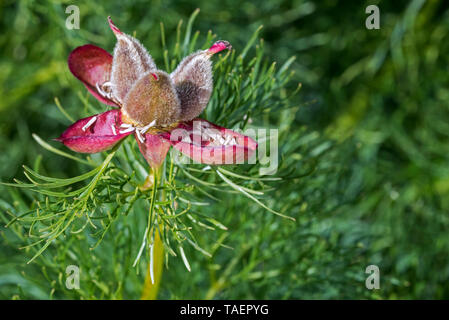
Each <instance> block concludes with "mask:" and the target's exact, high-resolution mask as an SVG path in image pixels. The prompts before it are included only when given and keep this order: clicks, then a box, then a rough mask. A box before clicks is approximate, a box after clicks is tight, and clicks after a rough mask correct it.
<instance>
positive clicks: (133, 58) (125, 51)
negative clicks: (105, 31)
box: [109, 18, 156, 102]
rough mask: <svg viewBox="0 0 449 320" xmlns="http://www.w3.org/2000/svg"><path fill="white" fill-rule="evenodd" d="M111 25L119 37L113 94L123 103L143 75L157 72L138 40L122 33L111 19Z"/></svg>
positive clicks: (113, 76) (115, 53)
mask: <svg viewBox="0 0 449 320" xmlns="http://www.w3.org/2000/svg"><path fill="white" fill-rule="evenodd" d="M109 25H110V27H111V29H112V31H113V32H114V34H115V36H116V37H117V43H116V45H115V48H114V54H113V57H114V58H113V61H112V72H111V83H112V93H113V96H114V97H115V98H116V99H118V100H119V102H123V101H124V99H125V96H126V94H127V93H128V91H129V90H130V89H131V87H132V85H133V84H134V83H135V82H136V81H137V80H138V79H139V78H140V77H141V76H142V75H143V74H145V73H147V72H149V71H154V70H156V65H155V63H154V61H153V59H152V58H151V56H150V54H149V53H148V52H147V50H146V49H145V48H144V47H143V45H142V44H141V43H140V42H139V41H138V40H137V39H135V38H133V37H131V36H129V35H127V34H125V33H123V32H121V31H120V30H119V29H118V28H117V27H116V26H115V25H114V23H113V22H112V20H111V19H110V18H109Z"/></svg>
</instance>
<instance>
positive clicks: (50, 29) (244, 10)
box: [0, 0, 449, 299]
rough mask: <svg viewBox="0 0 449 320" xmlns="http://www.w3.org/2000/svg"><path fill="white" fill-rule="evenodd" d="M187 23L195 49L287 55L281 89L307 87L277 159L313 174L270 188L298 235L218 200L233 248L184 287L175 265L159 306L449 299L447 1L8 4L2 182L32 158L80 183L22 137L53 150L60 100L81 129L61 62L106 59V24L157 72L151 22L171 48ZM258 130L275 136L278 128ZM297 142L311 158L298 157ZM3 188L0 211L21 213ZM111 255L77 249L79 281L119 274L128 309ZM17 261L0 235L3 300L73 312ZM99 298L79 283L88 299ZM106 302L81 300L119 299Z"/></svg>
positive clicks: (70, 169) (1, 90) (203, 264)
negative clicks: (75, 9) (134, 41)
mask: <svg viewBox="0 0 449 320" xmlns="http://www.w3.org/2000/svg"><path fill="white" fill-rule="evenodd" d="M70 4H76V5H78V6H79V7H80V12H81V26H80V27H81V29H80V30H67V29H66V28H65V18H66V16H67V15H66V14H65V12H64V11H65V8H66V7H67V6H68V5H70ZM369 4H377V5H378V6H379V8H380V11H381V29H380V30H367V29H366V28H365V19H366V17H367V15H366V14H365V8H366V6H367V5H369ZM195 8H200V9H201V12H200V14H199V16H198V18H197V20H196V22H195V26H194V29H198V30H200V32H201V34H202V35H204V34H206V33H207V31H208V30H209V29H212V30H213V31H214V33H216V34H218V37H219V38H223V39H226V40H229V41H230V42H231V43H232V44H233V47H234V48H235V49H236V51H237V52H239V51H241V50H242V49H243V48H244V46H245V44H246V42H247V41H248V39H249V38H250V37H251V35H252V34H253V32H254V31H255V30H256V29H257V28H258V27H259V26H260V25H263V26H264V27H263V29H262V31H261V37H262V38H263V39H264V41H265V48H266V54H267V56H268V59H269V60H270V61H276V62H277V63H278V65H282V64H283V63H284V62H285V61H287V59H288V58H289V57H291V56H293V55H294V56H296V60H295V62H294V63H293V64H292V65H291V69H292V70H294V71H295V75H294V81H293V82H292V84H291V86H294V85H295V82H301V83H302V84H303V86H302V90H301V91H300V94H299V95H298V96H297V97H295V98H294V99H295V100H294V101H293V103H294V104H295V105H298V106H299V108H297V109H296V108H295V109H292V110H293V111H292V112H289V113H288V114H287V116H288V119H287V120H285V119H284V120H282V119H281V120H282V121H286V122H288V124H289V126H288V135H283V136H281V139H280V141H279V144H280V146H281V155H282V157H283V159H284V160H285V161H284V162H283V163H282V166H283V167H281V168H280V171H281V172H282V170H288V169H292V168H293V169H294V170H293V172H294V174H295V175H296V174H298V175H299V174H300V173H302V172H304V170H306V169H307V168H304V167H302V164H303V162H301V161H300V160H301V159H302V158H303V157H308V158H310V159H313V160H314V161H316V168H315V170H314V172H313V173H312V174H310V175H307V176H306V177H303V178H295V179H291V180H286V182H285V183H283V184H281V185H278V186H277V190H276V191H275V192H273V197H272V199H271V200H270V201H271V203H270V205H271V206H273V207H275V208H282V209H283V210H284V211H286V212H288V213H290V214H291V215H294V216H295V217H297V221H296V223H291V222H288V221H285V220H283V219H280V218H279V217H276V216H272V215H270V214H269V213H267V212H264V211H263V210H262V209H261V208H260V207H258V206H256V205H254V204H252V203H249V202H248V201H247V200H246V199H244V198H238V197H237V198H236V197H229V196H223V201H222V202H221V204H220V205H215V206H213V207H211V208H205V209H204V212H205V213H207V214H213V215H214V216H217V217H220V218H221V219H222V220H223V222H225V224H226V225H227V226H228V228H229V230H228V232H226V233H223V234H212V235H208V236H205V237H206V238H205V239H204V241H207V240H208V238H207V237H211V241H213V240H212V238H216V237H221V236H223V237H225V238H226V241H225V243H226V244H227V245H229V246H231V247H233V248H234V249H233V250H219V251H218V252H217V253H216V254H214V256H213V258H211V259H209V258H206V257H203V256H202V255H200V254H198V253H196V252H195V251H193V250H192V251H189V252H187V253H188V255H189V256H190V261H191V265H192V270H193V271H192V272H191V273H188V272H187V271H186V270H185V268H184V266H183V264H182V261H181V260H180V259H177V260H174V261H173V262H172V263H171V268H170V269H169V270H168V271H165V273H164V275H163V280H162V287H161V291H160V297H161V298H167V299H168V298H187V299H188V298H192V299H200V298H218V299H240V298H241V299H252V298H257V299H310V298H311V299H327V298H343V299H348V298H352V299H360V298H369V299H395V298H401V299H418V298H419V299H430V298H439V299H442V298H446V299H447V298H449V286H448V283H449V255H448V251H449V237H448V235H447V230H448V227H449V218H448V217H449V216H448V208H449V202H448V200H447V199H448V195H449V166H448V160H449V145H448V143H447V142H448V135H449V90H448V88H449V85H448V80H449V76H448V67H447V66H448V63H447V62H448V61H447V60H448V59H449V41H448V40H449V39H448V37H449V33H448V32H449V22H448V21H449V20H448V14H449V11H448V9H449V8H448V5H447V3H445V2H444V1H418V0H415V1H394V2H393V1H368V2H364V1H357V2H356V1H351V2H348V1H345V2H342V1H333V0H326V1H319V2H318V1H317V2H312V1H302V0H297V1H277V0H276V1H275V0H272V1H263V2H249V1H231V0H220V1H216V0H207V1H206V0H204V1H202V0H201V1H138V0H135V1H121V2H117V3H115V4H114V3H112V1H95V2H91V1H39V2H37V1H25V0H24V1H12V0H10V1H8V0H5V1H2V3H1V4H0V17H1V18H0V26H1V30H2V32H1V34H0V47H1V55H0V115H1V116H0V177H1V179H2V181H10V180H11V179H12V178H13V177H21V174H22V173H21V171H22V169H21V165H22V164H27V165H32V164H33V163H35V161H36V159H37V158H38V157H39V155H42V159H43V160H42V163H43V166H44V168H45V169H46V171H47V172H49V173H51V175H53V176H73V175H77V174H80V173H82V169H80V167H79V166H78V165H76V164H74V163H73V162H71V161H69V160H66V159H63V158H59V157H56V156H54V155H53V154H51V153H48V152H46V151H45V150H43V149H42V148H41V147H40V146H39V145H38V144H37V143H35V141H34V140H33V139H32V138H31V133H33V132H35V133H38V134H39V135H40V136H41V137H43V138H45V139H48V140H49V139H51V138H53V137H56V136H58V135H59V133H60V132H62V130H64V128H65V127H66V126H67V122H66V121H65V120H64V117H63V115H62V114H61V113H60V112H59V111H58V109H57V108H56V106H55V103H54V97H58V98H59V99H60V100H61V101H62V103H63V105H64V107H65V108H66V110H67V111H68V112H69V113H70V114H71V115H74V116H80V115H81V114H82V113H81V111H80V101H79V97H78V96H77V95H78V94H81V95H85V90H84V89H83V88H82V87H81V85H80V84H79V83H77V81H76V79H75V78H74V77H73V76H71V75H70V73H69V71H68V68H67V66H66V58H67V56H68V54H69V52H70V51H71V50H72V49H73V48H75V47H76V46H78V45H82V44H84V43H87V42H90V43H94V44H96V45H99V46H101V47H104V48H107V49H108V50H112V47H113V43H114V39H113V37H112V34H111V33H110V31H109V30H108V26H107V24H106V20H105V18H106V17H107V16H108V15H111V16H112V17H113V18H114V21H115V22H116V23H117V25H118V26H119V27H122V28H123V29H125V30H127V31H128V32H130V31H131V30H136V32H137V36H138V38H139V39H140V40H141V41H142V42H143V43H144V44H145V45H146V47H147V48H148V49H149V50H150V52H151V54H152V55H153V57H155V59H156V62H157V63H158V64H160V65H162V51H161V45H160V30H159V23H160V22H161V21H163V22H164V25H165V32H166V34H167V37H168V38H169V39H172V40H171V41H173V39H174V38H173V36H171V35H172V34H174V33H175V30H176V26H177V24H178V21H179V19H183V21H184V23H185V22H186V21H187V20H188V17H189V16H190V14H191V13H192V12H193V11H194V10H195ZM265 121H266V122H267V123H266V124H268V125H272V126H276V125H282V121H281V123H279V119H275V120H273V119H271V118H270V117H268V118H267V119H265ZM301 138H302V139H303V140H299V139H301ZM298 141H299V142H298ZM301 141H302V142H303V143H304V144H306V145H307V147H301V148H300V149H298V148H299V143H300V142H301ZM298 150H299V151H298ZM306 171H307V170H306ZM1 188H2V189H1V190H2V192H1V193H0V198H1V199H2V203H1V204H2V210H5V208H7V207H8V205H15V204H16V202H18V201H21V200H20V199H25V201H26V197H25V198H23V197H19V196H18V193H17V192H16V191H12V190H10V189H6V188H3V187H1ZM114 232H120V230H115V231H114ZM133 237H135V239H136V240H135V241H136V242H137V241H139V240H137V239H138V238H139V237H140V236H137V235H133V236H128V238H129V239H131V240H132V239H133ZM128 238H127V239H128ZM131 240H130V241H131ZM113 241H114V236H109V237H107V238H106V239H105V245H104V247H103V249H102V247H99V248H98V249H97V250H96V251H95V254H91V253H90V252H89V251H88V250H87V249H86V253H85V258H84V260H83V261H82V262H80V263H82V269H87V270H88V274H89V275H90V276H91V277H92V278H93V277H94V275H96V276H99V277H102V279H103V281H104V282H105V286H106V289H107V285H108V284H109V282H110V281H111V282H112V281H113V280H112V279H113V275H114V274H115V273H121V274H123V279H125V280H124V283H125V287H126V290H125V294H124V297H125V298H138V296H139V293H138V288H139V285H140V284H141V282H142V275H135V274H134V273H135V272H134V271H133V270H132V268H129V269H130V270H121V269H120V270H119V271H117V270H116V269H114V267H113V266H114V264H112V267H111V268H109V266H106V265H105V264H104V261H107V259H108V257H107V255H108V251H107V247H108V245H109V244H110V243H112V242H113ZM71 244H73V243H68V244H67V246H70V245H71ZM19 246H20V243H18V242H16V241H15V240H13V237H12V235H11V234H10V231H9V230H6V229H5V228H4V227H3V225H2V226H0V298H3V299H10V298H25V299H26V298H41V299H45V298H48V297H50V296H53V297H55V298H79V296H77V295H76V294H74V293H70V292H65V291H63V290H58V289H55V284H54V283H56V282H58V281H60V280H58V274H60V272H59V271H55V272H54V273H53V274H51V273H50V272H49V273H48V274H47V275H46V274H45V272H44V271H43V270H42V268H40V267H39V266H38V265H36V264H31V265H26V261H27V259H29V257H28V258H27V257H26V256H25V255H24V254H23V251H20V250H18V249H17V248H18V247H19ZM51 250H54V249H51V248H50V249H49V251H51ZM79 250H81V252H82V247H80V248H79ZM50 254H51V253H50ZM60 259H61V260H60V262H61V263H64V261H65V259H67V258H66V257H65V256H60ZM102 262H103V264H102ZM370 264H376V265H378V266H379V268H380V271H381V289H380V290H375V291H370V290H367V289H366V288H365V285H364V282H365V278H366V275H365V273H364V271H365V268H366V266H368V265H370ZM102 265H103V266H104V267H103V268H101V266H102ZM108 268H109V269H108ZM100 269H101V270H100ZM58 272H59V273H58ZM216 278H218V279H219V281H218V282H217V281H216ZM86 281H89V278H87V280H86ZM217 283H219V284H220V285H216V284H217ZM82 285H83V284H82ZM95 286H96V287H98V286H99V285H98V284H95V285H91V284H86V290H87V291H89V290H92V292H93V291H94V289H91V288H93V287H95ZM97 289H98V288H97ZM106 289H105V290H103V294H100V295H94V294H93V293H92V294H91V295H89V294H87V296H88V297H89V296H90V297H92V298H98V297H105V298H111V297H113V295H112V294H111V290H106Z"/></svg>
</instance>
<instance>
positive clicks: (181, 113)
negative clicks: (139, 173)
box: [56, 18, 257, 167]
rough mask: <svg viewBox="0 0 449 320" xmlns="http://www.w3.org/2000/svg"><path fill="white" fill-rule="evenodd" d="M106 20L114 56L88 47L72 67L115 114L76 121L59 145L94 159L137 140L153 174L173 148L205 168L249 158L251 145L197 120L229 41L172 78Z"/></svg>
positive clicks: (196, 56) (190, 60)
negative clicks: (215, 57) (215, 60)
mask: <svg viewBox="0 0 449 320" xmlns="http://www.w3.org/2000/svg"><path fill="white" fill-rule="evenodd" d="M108 19H109V25H110V27H111V29H112V31H113V32H114V34H115V36H116V38H117V44H116V45H115V48H114V54H113V55H110V54H109V53H108V52H107V51H105V50H103V49H101V48H99V47H96V46H94V45H91V44H87V45H84V46H81V47H78V48H76V49H75V50H73V51H72V53H71V54H70V56H69V59H68V64H69V69H70V71H71V72H72V73H73V75H74V76H75V77H77V78H78V79H79V80H80V81H81V82H83V84H84V85H85V86H86V88H87V90H89V92H90V93H92V95H93V96H94V97H95V98H97V99H98V100H99V101H101V102H102V103H105V104H107V105H110V106H114V107H118V109H114V110H110V111H106V112H103V113H100V114H97V115H95V116H91V117H88V118H84V119H81V120H78V121H77V122H75V123H74V124H72V125H71V126H70V127H69V128H68V129H67V130H66V131H65V132H64V133H63V134H62V135H61V136H60V137H59V138H58V139H56V140H58V141H60V142H62V143H63V144H64V145H66V146H67V147H68V148H70V149H71V150H73V151H76V152H81V153H96V152H101V151H105V150H108V149H110V148H112V147H113V146H114V145H116V144H117V143H118V142H119V141H120V140H122V139H124V138H125V137H127V136H128V135H130V134H134V136H135V138H136V140H137V143H138V145H139V149H140V151H141V152H142V154H143V156H144V157H145V159H146V160H147V162H148V163H149V164H150V166H151V167H158V166H160V165H161V164H162V162H163V161H164V159H165V157H166V155H167V152H168V150H169V148H170V146H171V145H172V146H174V147H175V148H176V149H178V150H179V151H181V152H182V153H183V154H185V155H187V156H189V157H190V158H192V159H193V160H195V161H196V162H200V163H206V164H234V163H242V162H243V161H245V160H247V159H248V158H250V157H251V156H252V154H253V153H254V152H255V150H256V148H257V143H256V142H255V141H254V140H253V139H251V138H250V137H247V136H244V135H241V134H239V133H237V132H234V131H232V130H229V129H226V128H223V127H220V126H217V125H215V124H213V123H211V122H208V121H206V120H203V119H199V118H197V117H198V115H199V114H200V113H201V112H202V111H203V110H204V108H206V106H207V103H208V102H209V99H210V95H211V93H212V88H213V79H212V62H211V60H210V59H211V57H212V56H213V55H214V54H215V53H217V52H220V51H222V50H225V49H230V48H231V45H230V44H229V42H227V41H217V42H215V43H214V44H213V45H212V46H211V47H210V48H209V49H208V50H200V51H197V52H195V53H193V54H191V55H189V56H188V57H185V58H184V59H183V60H182V61H181V63H180V64H179V65H178V66H177V68H176V70H175V71H173V72H172V73H171V74H168V73H166V72H164V71H162V70H159V69H157V67H156V64H155V63H154V61H153V59H152V58H151V56H150V55H149V53H148V52H147V51H146V49H145V48H144V47H143V46H142V44H141V43H140V42H139V41H138V40H137V39H135V38H133V37H131V36H129V35H127V34H125V33H123V32H121V31H120V30H119V29H118V28H117V27H116V26H115V25H114V23H113V22H112V20H111V19H110V18H108Z"/></svg>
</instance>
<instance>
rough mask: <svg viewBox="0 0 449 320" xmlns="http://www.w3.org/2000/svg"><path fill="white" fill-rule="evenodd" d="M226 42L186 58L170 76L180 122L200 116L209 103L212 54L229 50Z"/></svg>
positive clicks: (211, 86)
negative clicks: (178, 101)
mask: <svg viewBox="0 0 449 320" xmlns="http://www.w3.org/2000/svg"><path fill="white" fill-rule="evenodd" d="M230 48H231V45H230V44H229V42H227V41H222V40H220V41H217V42H215V43H214V44H213V45H212V47H210V48H209V49H208V50H202V51H197V52H195V53H193V54H191V55H189V56H187V57H186V58H184V59H183V60H182V61H181V63H180V64H179V65H178V66H177V67H176V70H175V71H173V72H172V73H171V75H170V77H171V78H172V80H173V82H174V83H175V88H176V91H177V93H178V97H179V100H180V101H181V116H180V119H179V120H180V121H190V120H192V119H194V118H196V117H198V116H199V115H200V113H201V112H202V111H203V110H204V108H206V106H207V103H208V102H209V99H210V95H211V93H212V88H213V78H212V62H211V61H210V58H211V57H212V55H213V54H215V53H217V52H220V51H222V50H224V49H230Z"/></svg>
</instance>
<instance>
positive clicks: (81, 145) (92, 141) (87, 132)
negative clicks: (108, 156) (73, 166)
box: [55, 110, 132, 153]
mask: <svg viewBox="0 0 449 320" xmlns="http://www.w3.org/2000/svg"><path fill="white" fill-rule="evenodd" d="M121 124H122V121H121V113H120V110H111V111H106V112H103V113H100V114H98V115H96V116H92V117H87V118H84V119H81V120H78V121H77V122H75V123H74V124H72V125H71V126H70V127H68V129H67V130H66V131H64V133H63V134H62V135H61V136H60V137H59V138H57V139H55V140H56V141H60V142H62V143H63V144H64V145H65V146H66V147H68V148H69V149H71V150H73V151H76V152H81V153H96V152H101V151H105V150H108V149H110V148H112V147H113V146H114V145H115V144H117V143H118V142H119V141H120V140H121V139H123V138H125V137H126V136H128V135H130V134H131V133H132V132H127V133H120V130H122V131H123V130H124V128H120V125H121Z"/></svg>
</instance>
